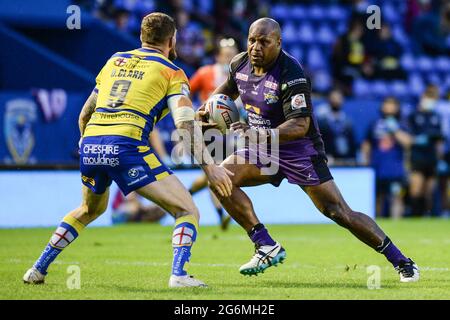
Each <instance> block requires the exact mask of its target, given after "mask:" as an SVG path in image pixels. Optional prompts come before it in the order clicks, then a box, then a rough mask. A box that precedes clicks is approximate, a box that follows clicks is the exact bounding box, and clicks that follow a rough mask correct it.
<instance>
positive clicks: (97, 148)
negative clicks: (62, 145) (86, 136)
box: [83, 143, 119, 155]
mask: <svg viewBox="0 0 450 320" xmlns="http://www.w3.org/2000/svg"><path fill="white" fill-rule="evenodd" d="M83 153H87V154H100V155H112V154H113V155H114V154H119V146H116V145H113V144H90V143H85V144H83Z"/></svg>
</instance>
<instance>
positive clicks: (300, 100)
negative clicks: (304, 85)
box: [291, 93, 306, 110]
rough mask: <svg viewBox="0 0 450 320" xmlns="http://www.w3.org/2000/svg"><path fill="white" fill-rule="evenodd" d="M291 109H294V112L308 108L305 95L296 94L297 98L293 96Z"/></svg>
mask: <svg viewBox="0 0 450 320" xmlns="http://www.w3.org/2000/svg"><path fill="white" fill-rule="evenodd" d="M291 107H292V110H298V109H302V108H306V99H305V95H304V94H303V93H301V94H296V95H295V96H293V97H292V100H291Z"/></svg>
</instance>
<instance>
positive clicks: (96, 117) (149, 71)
mask: <svg viewBox="0 0 450 320" xmlns="http://www.w3.org/2000/svg"><path fill="white" fill-rule="evenodd" d="M96 83H97V85H96V87H95V89H94V91H96V92H97V93H98V99H97V105H96V108H95V112H94V113H93V114H92V116H91V119H90V120H89V122H88V124H87V126H86V130H85V131H84V134H83V137H92V136H115V135H117V136H124V137H129V138H133V139H137V140H140V141H142V142H145V143H147V142H148V137H149V134H150V132H151V131H152V129H153V126H154V125H155V124H156V123H157V122H158V121H159V120H160V119H162V118H163V117H164V116H166V115H167V113H169V109H168V107H167V99H168V98H169V97H171V96H174V95H187V96H188V95H189V81H188V79H187V77H186V74H185V73H184V71H183V70H182V69H180V68H179V67H177V66H176V65H174V64H173V63H172V62H171V61H170V60H169V59H167V58H166V57H165V56H163V55H162V54H160V53H159V52H158V51H156V50H151V49H146V48H140V49H135V50H131V51H127V52H118V53H116V54H114V55H113V56H112V57H111V58H110V59H109V60H108V61H107V63H106V64H105V66H104V67H103V68H102V70H101V71H100V73H99V74H98V76H97V78H96Z"/></svg>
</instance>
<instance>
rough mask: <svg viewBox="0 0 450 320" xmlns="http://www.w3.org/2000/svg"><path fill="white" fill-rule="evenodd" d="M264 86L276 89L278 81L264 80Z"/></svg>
mask: <svg viewBox="0 0 450 320" xmlns="http://www.w3.org/2000/svg"><path fill="white" fill-rule="evenodd" d="M264 87H266V88H269V89H272V90H277V89H278V83H275V82H272V81H266V82H264Z"/></svg>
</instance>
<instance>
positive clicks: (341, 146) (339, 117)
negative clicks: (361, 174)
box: [318, 89, 356, 165]
mask: <svg viewBox="0 0 450 320" xmlns="http://www.w3.org/2000/svg"><path fill="white" fill-rule="evenodd" d="M343 102H344V97H343V94H342V92H341V91H340V90H337V89H336V90H333V91H331V92H330V94H329V96H328V104H327V109H328V110H327V111H326V112H324V113H323V114H321V115H319V116H318V123H319V128H320V132H321V134H322V139H323V141H324V144H325V151H326V153H327V157H328V162H329V163H330V165H355V163H356V143H355V135H354V130H353V124H352V122H351V120H350V118H349V117H348V116H347V115H346V114H345V112H344V111H343V110H342V104H343Z"/></svg>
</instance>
